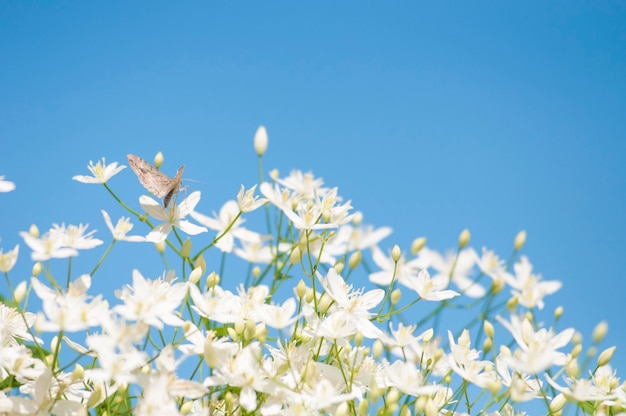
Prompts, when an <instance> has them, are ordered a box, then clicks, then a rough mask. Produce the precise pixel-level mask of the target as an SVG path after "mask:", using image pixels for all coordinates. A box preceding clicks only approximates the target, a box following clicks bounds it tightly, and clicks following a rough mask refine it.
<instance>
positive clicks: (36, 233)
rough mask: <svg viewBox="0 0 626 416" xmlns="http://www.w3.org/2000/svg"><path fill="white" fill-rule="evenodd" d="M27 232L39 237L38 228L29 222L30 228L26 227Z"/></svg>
mask: <svg viewBox="0 0 626 416" xmlns="http://www.w3.org/2000/svg"><path fill="white" fill-rule="evenodd" d="M28 233H29V234H30V235H32V236H33V237H35V238H39V228H37V226H36V225H35V224H31V226H30V228H29V229H28Z"/></svg>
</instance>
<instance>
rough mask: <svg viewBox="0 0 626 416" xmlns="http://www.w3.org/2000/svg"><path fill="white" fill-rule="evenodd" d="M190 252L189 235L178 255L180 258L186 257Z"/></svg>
mask: <svg viewBox="0 0 626 416" xmlns="http://www.w3.org/2000/svg"><path fill="white" fill-rule="evenodd" d="M190 254H191V240H190V239H189V237H187V239H186V240H185V242H184V243H183V247H182V248H181V249H180V255H181V257H182V258H184V259H186V258H187V257H189V255H190Z"/></svg>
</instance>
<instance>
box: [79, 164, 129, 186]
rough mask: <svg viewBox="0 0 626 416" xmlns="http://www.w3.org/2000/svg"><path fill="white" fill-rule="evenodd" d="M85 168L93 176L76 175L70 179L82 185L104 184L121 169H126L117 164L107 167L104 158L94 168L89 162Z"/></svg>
mask: <svg viewBox="0 0 626 416" xmlns="http://www.w3.org/2000/svg"><path fill="white" fill-rule="evenodd" d="M87 168H89V170H90V171H91V173H92V175H93V176H84V175H76V176H74V177H72V179H74V180H75V181H78V182H82V183H106V182H107V181H108V180H109V179H111V177H113V176H114V175H117V174H118V173H119V172H120V171H121V170H122V169H124V168H126V166H124V165H121V166H117V162H113V163H111V164H110V165H107V164H106V162H105V160H104V158H102V160H101V161H100V160H99V161H98V163H96V164H95V166H94V164H93V162H92V161H91V160H90V161H89V166H87Z"/></svg>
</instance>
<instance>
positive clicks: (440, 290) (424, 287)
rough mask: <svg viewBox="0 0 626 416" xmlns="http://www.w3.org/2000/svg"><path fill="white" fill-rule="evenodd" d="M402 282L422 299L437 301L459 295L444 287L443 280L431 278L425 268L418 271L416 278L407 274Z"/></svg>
mask: <svg viewBox="0 0 626 416" xmlns="http://www.w3.org/2000/svg"><path fill="white" fill-rule="evenodd" d="M403 283H404V284H405V285H406V286H407V287H409V288H411V289H413V290H415V291H416V292H417V294H418V295H419V296H420V298H421V299H423V300H431V301H439V300H445V299H451V298H453V297H455V296H459V293H457V292H455V291H454V290H447V289H445V282H443V281H441V280H438V281H433V280H431V279H430V274H429V273H428V271H427V270H422V271H420V272H419V274H418V275H417V278H416V277H414V276H407V277H406V278H405V280H404V282H403Z"/></svg>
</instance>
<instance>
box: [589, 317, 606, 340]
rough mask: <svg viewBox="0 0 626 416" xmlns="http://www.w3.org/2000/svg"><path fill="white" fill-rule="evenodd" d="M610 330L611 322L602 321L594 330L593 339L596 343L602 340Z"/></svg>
mask: <svg viewBox="0 0 626 416" xmlns="http://www.w3.org/2000/svg"><path fill="white" fill-rule="evenodd" d="M608 331H609V324H607V323H606V322H605V321H602V322H600V323H599V324H598V325H596V327H595V328H594V330H593V335H592V339H593V342H594V343H595V344H597V343H598V342H600V341H602V340H603V339H604V337H605V336H606V333H607V332H608Z"/></svg>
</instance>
